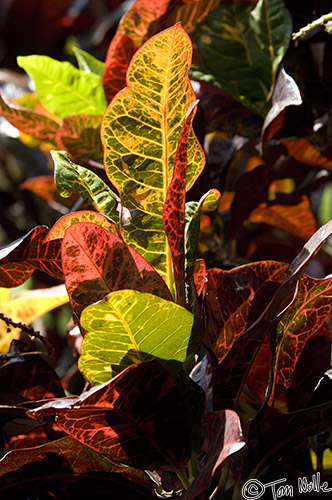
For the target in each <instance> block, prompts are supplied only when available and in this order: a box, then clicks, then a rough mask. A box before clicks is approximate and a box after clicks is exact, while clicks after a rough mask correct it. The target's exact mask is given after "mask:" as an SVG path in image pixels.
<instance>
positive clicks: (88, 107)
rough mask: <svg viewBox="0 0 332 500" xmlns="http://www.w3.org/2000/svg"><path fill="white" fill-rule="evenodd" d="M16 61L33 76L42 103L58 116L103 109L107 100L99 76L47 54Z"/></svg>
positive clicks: (20, 57) (19, 58) (100, 111)
mask: <svg viewBox="0 0 332 500" xmlns="http://www.w3.org/2000/svg"><path fill="white" fill-rule="evenodd" d="M17 64H18V65H19V66H20V67H21V68H23V69H24V70H25V71H26V73H28V75H29V76H30V77H31V78H32V80H33V82H34V84H35V87H36V94H37V96H38V97H39V99H40V101H41V103H42V104H43V105H44V106H45V108H47V109H49V110H50V111H52V113H54V114H56V115H57V116H59V117H60V118H64V117H66V116H69V115H75V114H79V113H86V114H91V115H101V114H103V113H104V112H105V109H106V100H105V95H104V91H103V87H102V83H101V78H100V77H99V76H98V75H96V74H94V73H86V72H85V71H82V70H80V69H77V68H75V66H73V65H72V64H70V63H69V62H67V61H56V60H55V59H52V58H51V57H48V56H36V55H32V56H19V57H18V58H17Z"/></svg>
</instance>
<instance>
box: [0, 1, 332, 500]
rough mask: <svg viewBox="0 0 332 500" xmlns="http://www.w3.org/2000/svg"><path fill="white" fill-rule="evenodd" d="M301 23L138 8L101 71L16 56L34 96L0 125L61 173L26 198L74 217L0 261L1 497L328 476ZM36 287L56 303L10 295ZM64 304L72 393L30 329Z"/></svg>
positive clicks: (1, 252)
mask: <svg viewBox="0 0 332 500" xmlns="http://www.w3.org/2000/svg"><path fill="white" fill-rule="evenodd" d="M292 15H293V13H292V12H291V10H289V9H286V7H285V5H284V3H283V1H282V0H259V1H258V2H254V1H253V2H250V1H248V2H244V3H239V2H227V3H226V2H225V3H224V2H220V1H218V0H209V1H203V0H198V1H197V0H196V1H186V2H184V1H183V2H182V1H179V2H171V1H169V0H164V1H153V0H138V1H136V2H135V3H134V4H133V6H132V7H131V9H130V10H129V11H128V12H127V14H126V15H125V16H124V17H123V18H122V20H121V22H120V23H119V26H118V29H117V31H116V33H115V35H114V37H113V39H112V42H111V44H110V46H109V49H108V52H107V56H106V61H105V63H102V62H100V61H98V60H96V59H95V58H94V57H92V56H91V55H90V54H88V53H86V52H84V51H83V50H81V49H76V50H75V56H76V59H77V66H78V67H75V66H74V65H72V64H70V63H69V62H60V61H56V60H54V59H52V58H50V57H48V56H37V55H31V56H21V57H19V58H18V64H19V65H20V66H21V67H22V68H23V69H24V70H25V71H26V72H27V74H28V75H29V76H30V77H31V79H32V80H33V82H34V86H35V95H33V96H31V95H30V96H25V97H23V98H21V99H20V100H19V102H14V101H11V100H9V99H8V97H7V96H6V95H5V94H4V93H3V92H1V93H0V114H1V115H2V116H3V117H5V118H6V119H7V120H8V121H9V122H10V123H11V124H13V125H14V126H15V127H17V128H18V129H19V130H20V132H21V133H22V134H23V135H22V140H25V141H27V142H28V143H29V141H31V138H33V140H34V141H35V142H34V145H35V146H36V145H37V146H38V147H39V148H40V149H41V150H42V151H43V153H44V154H47V155H48V156H50V157H51V158H52V161H53V173H52V174H51V173H50V175H49V176H46V177H38V178H32V179H29V180H28V181H27V182H26V183H25V187H26V188H27V189H30V190H31V191H33V192H34V193H37V194H39V195H40V196H41V197H43V198H44V200H45V201H46V202H49V203H54V202H55V200H57V202H58V201H59V195H60V196H61V197H62V198H69V199H70V196H71V195H72V194H74V195H75V197H76V198H75V204H71V203H69V204H67V205H65V204H64V207H66V206H67V209H68V206H69V209H68V210H67V213H65V215H63V216H62V217H60V218H59V219H58V220H57V221H56V222H55V224H54V225H53V226H52V227H50V228H49V227H47V226H44V225H38V226H36V227H34V228H33V229H32V230H31V231H30V232H28V233H27V234H25V235H24V236H22V237H21V238H20V239H18V240H16V241H14V242H12V243H10V244H9V245H7V246H6V247H3V248H1V249H0V286H1V287H2V288H0V312H1V316H0V335H1V337H0V338H1V344H0V346H1V352H2V353H1V354H0V373H1V377H0V380H1V383H0V393H1V404H0V416H1V418H0V419H1V431H2V432H1V446H2V458H1V460H0V493H1V495H2V496H3V497H4V498H22V499H23V498H31V497H33V498H34V497H36V498H50V497H51V496H52V498H78V497H80V498H82V496H83V497H84V495H85V496H94V497H96V498H105V497H109V498H116V499H122V498H123V499H125V498H135V499H138V500H140V499H152V498H155V497H159V498H160V497H164V498H183V499H184V500H194V499H201V500H203V499H204V500H205V499H209V500H213V499H218V498H226V499H233V500H236V499H238V498H241V495H242V494H243V492H244V490H243V488H245V485H246V482H247V481H248V479H250V478H251V479H252V478H255V479H260V480H261V481H263V482H269V481H273V480H276V479H279V478H280V477H287V479H288V480H289V482H290V483H292V482H293V483H295V482H297V479H298V478H299V477H304V476H307V477H310V476H311V475H312V474H313V473H314V472H315V471H316V470H318V471H319V472H321V473H322V474H326V475H327V477H328V471H326V470H324V461H323V454H324V451H325V450H326V449H328V448H329V447H330V442H331V441H330V439H329V436H330V434H329V433H330V430H329V429H330V427H331V425H332V411H331V410H332V399H331V380H330V372H329V371H328V370H329V368H330V351H331V330H330V326H329V318H330V315H331V312H332V278H331V276H330V272H329V270H330V268H331V258H330V257H329V258H328V257H326V255H327V254H328V253H329V249H330V246H329V239H330V236H331V234H332V222H331V217H332V213H331V209H330V207H329V205H328V202H326V199H328V195H329V193H330V188H331V179H330V176H331V174H330V172H331V170H332V160H331V157H330V151H329V149H328V146H326V144H328V139H329V137H330V136H329V127H328V126H325V125H324V123H323V121H322V115H321V113H322V108H321V106H320V105H319V103H316V102H313V103H312V107H311V109H310V110H308V103H307V102H306V97H307V95H306V91H307V88H306V87H305V86H304V87H303V88H301V87H300V82H301V77H302V75H301V73H300V72H298V73H297V72H296V71H294V74H293V75H291V74H290V71H289V68H288V61H289V60H291V58H292V57H294V55H298V51H299V50H300V48H301V47H300V48H299V46H298V45H296V44H295V43H294V42H292V41H291V38H292ZM178 21H180V22H178ZM324 36H326V37H327V36H328V35H327V34H325V35H324ZM301 43H302V42H301ZM303 43H304V44H305V43H306V42H305V41H304V42H303ZM297 80H298V81H297ZM197 97H198V98H199V101H198V99H197ZM308 114H309V115H310V117H311V119H312V117H315V118H316V122H315V123H316V125H317V123H321V122H322V124H321V127H320V128H317V127H316V128H315V127H314V126H313V125H314V123H313V121H314V120H313V119H312V123H311V126H309V125H307V126H306V124H304V125H303V127H302V128H301V129H300V128H299V127H298V122H299V120H301V117H302V116H307V115H308ZM317 192H319V193H320V197H319V202H318V203H316V208H315V207H314V203H313V202H314V199H315V198H314V194H316V195H317ZM316 197H317V196H316ZM324 197H325V198H324ZM319 226H321V227H320V228H319ZM323 252H325V253H323ZM322 255H323V257H322ZM315 266H316V267H317V266H318V269H319V273H316V274H314V273H313V269H315ZM36 270H37V271H38V272H42V273H44V274H46V275H48V276H50V277H52V279H54V280H57V281H59V282H61V284H60V285H59V286H56V287H52V288H50V289H46V290H33V291H29V292H25V293H23V294H21V295H20V296H17V297H14V298H13V297H12V296H11V295H10V290H9V289H11V288H15V287H18V286H20V285H22V284H24V283H25V282H26V281H27V280H28V278H29V277H30V276H31V275H32V274H33V273H34V272H35V271H36ZM313 276H315V277H313ZM63 283H64V284H63ZM67 301H69V302H70V307H71V311H72V316H73V325H72V326H74V328H73V332H74V331H75V332H76V341H75V346H74V349H75V350H76V354H77V357H78V369H79V372H80V373H81V375H82V376H83V377H84V382H85V386H84V388H83V390H82V391H81V392H80V393H78V394H76V393H74V392H70V391H69V390H68V386H66V385H65V380H64V379H62V380H61V377H59V375H58V374H57V372H56V370H55V369H54V363H52V345H51V342H50V339H48V340H46V339H44V337H43V336H42V335H41V334H40V333H39V332H36V331H35V330H34V328H32V327H30V326H28V325H29V324H30V323H31V322H33V321H34V320H35V319H36V318H37V317H39V316H40V315H41V314H43V313H45V312H46V311H49V310H52V309H53V308H54V307H57V306H60V305H62V304H64V303H66V302H67ZM41 341H42V342H41ZM326 435H327V436H328V438H327V439H322V436H325V437H326ZM313 457H316V462H317V469H316V468H315V466H314V463H313ZM257 498H258V497H257Z"/></svg>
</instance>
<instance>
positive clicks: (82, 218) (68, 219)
mask: <svg viewBox="0 0 332 500" xmlns="http://www.w3.org/2000/svg"><path fill="white" fill-rule="evenodd" d="M77 222H92V223H93V224H97V225H98V226H100V227H103V228H105V229H107V230H108V231H111V233H114V234H116V235H117V234H118V231H117V228H116V225H115V224H114V222H112V221H110V220H109V219H108V218H107V217H105V215H102V214H99V213H98V212H93V211H91V210H82V211H80V212H71V213H70V214H67V215H63V216H62V217H60V219H58V220H57V221H56V223H55V224H54V226H53V227H51V229H50V230H49V233H48V235H47V236H46V238H45V241H50V240H55V239H61V238H63V237H64V235H65V231H66V229H68V227H69V226H71V225H72V224H76V223H77Z"/></svg>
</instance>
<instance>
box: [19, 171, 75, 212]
mask: <svg viewBox="0 0 332 500" xmlns="http://www.w3.org/2000/svg"><path fill="white" fill-rule="evenodd" d="M20 188H21V189H27V190H28V191H31V192H32V193H34V194H36V195H37V196H40V197H41V198H42V199H44V200H46V201H47V202H48V203H49V205H50V206H52V207H53V208H55V209H56V210H58V211H59V212H62V213H63V211H64V210H66V209H65V208H64V207H66V206H67V204H68V202H66V201H65V200H63V199H62V198H61V196H60V195H59V193H58V192H57V190H56V187H55V184H54V177H53V175H39V176H37V177H32V178H30V179H27V180H26V181H24V182H23V183H22V184H21V185H20ZM76 199H77V197H76V196H75V195H72V196H71V197H70V199H69V202H70V206H72V205H73V204H74V201H75V200H76Z"/></svg>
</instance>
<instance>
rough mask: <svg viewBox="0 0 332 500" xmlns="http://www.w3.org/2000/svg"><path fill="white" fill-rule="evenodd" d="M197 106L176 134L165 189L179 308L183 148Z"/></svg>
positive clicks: (166, 222) (181, 299) (182, 255)
mask: <svg viewBox="0 0 332 500" xmlns="http://www.w3.org/2000/svg"><path fill="white" fill-rule="evenodd" d="M197 102H198V101H195V102H193V103H192V104H191V105H190V106H189V109H188V111H187V115H186V117H185V120H184V122H183V125H182V129H181V132H180V136H179V140H178V145H177V149H176V154H175V158H174V166H173V175H172V179H171V183H170V185H169V187H168V190H167V194H166V198H165V203H164V208H163V225H164V229H165V232H166V235H167V240H168V244H169V246H170V249H171V255H172V261H173V271H174V282H175V290H176V302H177V303H178V304H180V305H182V306H185V304H186V297H185V272H184V271H185V269H184V264H185V253H184V246H185V235H184V230H185V203H186V174H187V148H188V135H189V128H190V126H191V124H192V120H193V117H194V113H195V111H196V106H197Z"/></svg>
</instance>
